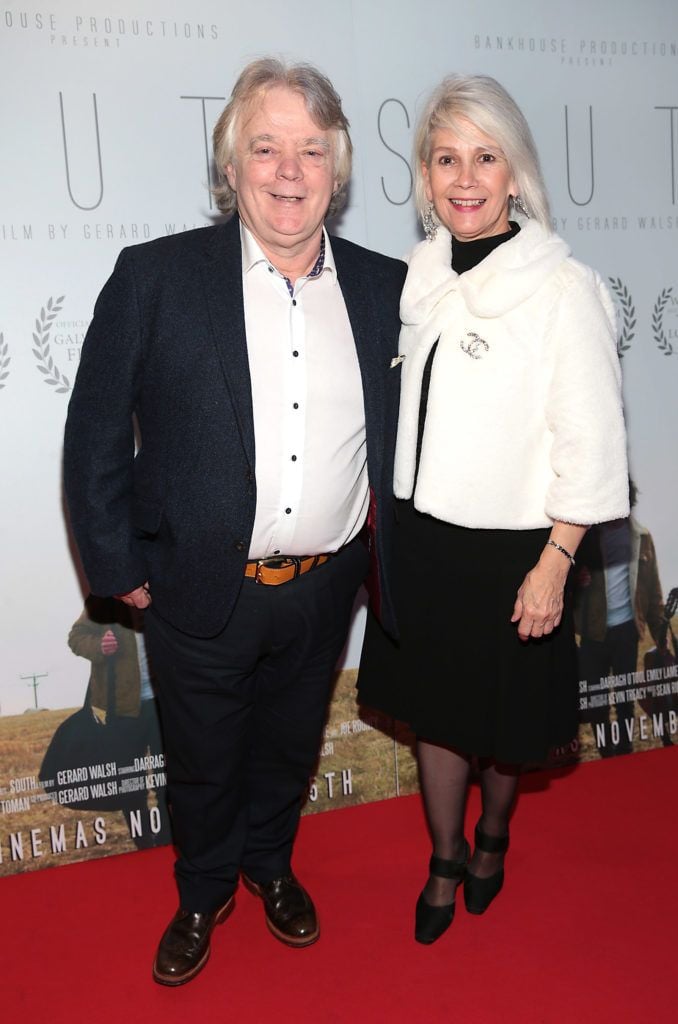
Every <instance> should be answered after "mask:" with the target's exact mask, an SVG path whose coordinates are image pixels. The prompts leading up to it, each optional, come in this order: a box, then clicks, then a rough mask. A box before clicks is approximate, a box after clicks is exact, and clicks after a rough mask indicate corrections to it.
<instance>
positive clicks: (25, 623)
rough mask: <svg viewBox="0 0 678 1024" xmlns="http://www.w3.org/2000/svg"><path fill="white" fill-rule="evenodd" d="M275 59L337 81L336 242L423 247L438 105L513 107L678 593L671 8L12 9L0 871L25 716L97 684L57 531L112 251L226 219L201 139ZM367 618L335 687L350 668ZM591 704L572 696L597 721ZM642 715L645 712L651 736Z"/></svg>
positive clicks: (4, 169) (295, 0)
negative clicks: (64, 462) (429, 103)
mask: <svg viewBox="0 0 678 1024" xmlns="http://www.w3.org/2000/svg"><path fill="white" fill-rule="evenodd" d="M265 54H275V55H281V56H284V57H289V58H292V59H299V60H308V61H311V62H312V63H314V64H316V65H318V66H319V67H320V68H321V69H322V70H323V71H324V72H326V73H327V74H328V75H329V77H330V78H331V79H332V81H333V82H334V84H335V86H336V87H337V89H338V91H339V92H340V94H341V95H342V98H343V101H344V107H345V110H346V112H347V114H348V117H349V119H350V121H351V126H352V137H353V141H354V145H355V150H356V160H355V167H354V176H353V180H352V185H351V191H350V201H349V205H348V209H347V210H346V211H345V213H344V214H343V215H342V217H341V219H340V221H339V223H337V224H336V225H334V229H335V230H336V231H337V232H338V233H340V234H342V235H345V236H346V237H348V238H351V239H353V240H354V241H356V242H359V243H362V244H364V245H366V246H369V247H371V248H374V249H377V250H380V251H381V252H384V253H388V254H390V255H395V256H401V255H403V254H405V253H406V252H407V251H408V250H409V249H410V248H411V246H412V245H413V243H414V242H415V241H417V240H418V238H419V237H420V233H419V228H418V225H417V223H416V219H415V215H414V211H413V207H412V202H411V198H412V196H411V193H412V163H411V161H412V158H411V145H412V134H413V125H414V121H415V118H416V115H417V112H418V110H419V108H420V106H421V103H422V101H423V99H424V97H425V96H426V94H427V93H428V92H429V90H430V89H431V88H432V87H433V86H434V85H435V84H436V83H437V82H438V81H439V80H440V78H441V77H442V76H443V75H444V74H446V73H449V72H451V71H467V72H483V73H487V74H490V75H493V76H495V77H496V78H497V79H498V80H499V81H500V82H501V83H502V84H503V85H505V86H506V87H507V88H508V90H509V91H510V92H511V93H512V94H513V96H514V97H515V98H516V100H517V101H518V103H519V104H520V105H521V107H522V108H523V110H524V111H525V113H526V115H527V118H528V120H529V122H530V125H531V127H532V129H533V132H534V135H535V138H536V141H537V145H538V148H539V151H540V153H541V156H542V162H543V167H544V172H545V177H546V180H547V184H548V187H549V190H550V194H551V198H552V206H553V216H554V226H555V228H556V230H557V231H558V232H559V234H561V235H562V236H563V237H564V238H565V239H567V241H568V242H569V243H570V244H571V246H572V249H573V252H574V254H575V256H577V257H578V258H579V259H580V260H582V261H584V262H586V263H589V264H591V265H593V266H594V267H596V268H597V269H598V270H599V271H600V272H601V273H602V274H603V276H604V277H605V278H606V279H607V280H608V282H609V284H610V286H611V288H612V291H613V294H614V296H615V298H616V301H617V306H618V314H619V348H620V352H621V354H622V356H623V370H624V387H625V399H626V408H627V413H628V425H629V435H630V459H631V469H632V474H633V477H634V479H635V481H636V483H637V485H638V488H639V498H638V504H637V507H636V510H635V511H636V514H637V518H638V520H639V521H640V522H641V523H642V524H643V525H644V526H645V527H647V528H648V529H649V530H650V532H651V534H652V538H653V540H654V546H655V550H656V559H657V565H658V571H659V576H660V579H661V585H662V588H663V593H664V596H666V593H667V591H668V590H669V588H670V587H674V586H676V585H678V543H677V542H676V537H675V526H674V520H675V509H676V506H677V503H678V481H677V479H676V471H675V464H676V460H675V438H676V436H678V403H677V402H676V391H677V389H678V260H677V259H676V251H677V248H676V243H677V241H678V159H677V156H678V8H677V7H676V4H675V2H674V0H647V2H645V3H643V4H638V3H637V2H635V0H614V2H612V0H606V2H601V3H598V4H591V3H590V2H589V0H570V2H569V3H568V4H566V5H547V4H540V3H537V2H534V0H513V2H512V3H511V4H504V3H502V2H500V0H487V2H486V3H484V4H473V3H460V2H456V0H419V2H418V3H416V4H414V3H409V2H405V0H363V2H359V0H355V2H352V3H346V4H344V5H343V6H341V7H340V8H333V9H332V10H331V11H330V9H329V8H328V9H327V10H325V9H324V8H309V6H308V4H306V3H302V2H300V0H287V3H285V4H284V5H281V4H280V3H278V2H275V3H274V2H273V0H251V2H249V3H246V4H235V3H224V2H223V0H219V2H218V0H193V2H192V3H190V4H188V3H175V4H167V3H163V2H160V0H116V2H115V3H111V2H110V0H54V2H53V3H51V5H50V4H49V3H48V4H47V5H44V4H35V3H32V2H28V0H26V2H19V3H13V2H5V3H2V4H1V5H0V67H1V68H2V78H3V88H2V91H1V93H0V138H1V139H2V160H1V161H0V184H1V190H0V195H1V196H2V212H1V216H0V260H1V261H2V265H1V277H0V280H1V282H2V301H1V303H0V418H1V422H2V427H3V431H2V441H1V442H0V452H1V459H2V471H1V474H0V480H1V481H2V501H1V503H0V536H1V538H2V567H3V586H2V598H1V599H2V609H1V611H2V618H1V621H2V637H1V644H2V648H1V652H0V657H1V660H0V713H1V716H0V727H1V728H2V733H1V735H0V766H1V771H0V851H2V852H3V853H4V858H5V863H6V862H7V858H8V847H7V843H6V839H5V834H6V833H7V832H8V831H9V829H10V826H11V828H13V829H14V830H15V831H16V830H17V829H21V828H22V822H23V820H24V819H22V817H21V815H22V810H21V806H19V803H20V801H21V800H26V801H27V803H28V804H30V805H31V806H33V803H34V802H35V801H36V800H38V797H40V796H42V795H43V794H41V793H39V792H38V791H37V790H36V791H35V793H34V789H33V783H31V782H30V781H29V782H25V781H22V780H25V779H29V780H30V779H32V778H34V775H35V772H36V767H35V758H36V756H37V755H36V753H35V750H33V752H32V755H31V753H30V750H29V748H30V743H31V741H30V738H27V734H26V729H27V728H28V725H27V723H28V718H29V717H30V718H32V719H35V718H36V716H35V715H33V716H25V717H24V713H25V712H26V711H27V710H31V709H38V708H46V709H51V710H52V711H53V710H55V709H66V708H75V707H78V706H80V705H82V702H83V697H84V692H85V689H86V686H87V681H88V677H89V666H88V665H87V664H86V663H85V662H84V661H83V660H82V659H79V658H76V657H74V655H73V653H72V651H71V650H70V649H69V647H68V645H67V643H66V638H67V637H68V634H69V631H70V630H71V627H72V625H73V623H74V621H75V620H76V619H77V618H78V616H79V615H80V613H81V611H82V603H83V581H82V579H81V577H80V575H79V572H78V569H77V564H76V561H75V555H74V551H73V548H72V545H71V543H70V541H69V536H68V530H67V526H66V522H65V518H64V511H63V501H62V489H61V447H62V432H63V424H64V418H65V413H66V407H67V403H68V398H69V393H70V391H71V388H72V385H73V379H74V376H75V373H76V371H77V366H78V359H79V353H80V348H81V344H82V341H83V338H84V335H85V332H86V330H87V326H88V323H89V321H90V318H91V311H92V307H93V304H94V300H95V298H96V296H97V294H98V292H99V290H100V288H101V286H102V285H103V282H104V281H105V279H106V278H107V277H108V275H109V273H110V271H111V269H112V267H113V264H114V261H115V258H116V255H117V253H118V252H119V250H120V249H121V248H122V247H123V246H125V245H130V244H134V243H136V242H138V241H142V240H145V239H149V238H155V237H157V236H160V235H164V234H168V233H174V232H178V231H182V230H184V229H186V228H193V227H197V226H200V225H209V224H212V223H215V222H216V221H217V220H218V216H217V211H216V209H215V208H214V206H213V204H212V201H211V198H210V195H209V191H208V186H209V183H210V177H211V164H210V137H211V131H212V126H213V124H214V121H215V120H216V117H217V116H218V114H219V112H220V111H221V109H222V108H223V106H224V104H225V102H226V99H227V97H228V95H229V93H230V90H231V88H232V85H233V83H234V80H235V77H236V75H237V74H238V72H239V70H240V69H241V68H242V67H243V65H244V64H245V63H246V62H247V61H249V60H250V59H252V58H254V57H257V56H261V55H265ZM93 429H96V426H95V425H93ZM363 614H364V613H363V612H362V611H358V614H357V616H356V620H355V623H354V628H353V630H352V634H351V637H350V639H349V642H348V644H347V648H346V651H345V655H344V666H345V667H346V668H347V669H351V668H353V667H355V665H356V664H357V659H358V652H359V646H360V639H361V634H362V628H363ZM652 642H653V641H652V638H651V637H648V638H647V643H646V644H645V646H646V647H647V646H649V645H651V643H652ZM641 648H642V644H641ZM641 653H642V650H641ZM640 667H642V666H639V668H640ZM646 682H647V680H646V679H643V678H640V677H639V678H638V679H637V680H636V683H637V684H638V685H639V686H640V685H643V684H644V683H646ZM629 699H630V700H631V701H632V698H629ZM587 700H588V697H587V687H586V686H584V687H583V689H582V701H583V703H582V708H583V710H585V709H586V702H587ZM38 717H39V716H38ZM611 717H612V719H614V715H612V716H611ZM643 717H644V718H646V719H647V715H646V714H645V712H643V711H642V707H640V706H638V707H637V708H636V720H637V726H638V729H639V730H640V728H641V726H640V724H639V723H640V720H641V719H642V718H643ZM667 721H668V718H667ZM644 728H645V729H646V736H645V739H646V740H647V741H648V743H654V742H655V741H656V742H659V741H660V738H659V737H657V736H656V735H654V734H653V729H652V716H650V718H649V719H647V721H646V724H645V726H644ZM337 730H339V726H337ZM349 731H350V730H349ZM329 735H330V738H329V739H328V743H327V744H326V746H327V745H328V744H329V746H330V747H331V746H332V734H331V733H330V734H329ZM340 735H341V733H340V731H337V738H339V737H340ZM19 736H23V737H24V739H23V740H22V741H21V742H22V743H23V746H22V745H21V743H20V742H19V739H18V737H19ZM636 740H637V737H635V736H634V742H636ZM592 742H595V738H594V740H593V741H592ZM610 742H612V740H611V739H610ZM598 747H600V744H598ZM330 753H331V752H330ZM31 756H32V757H33V760H32V761H31ZM338 770H339V769H338ZM22 773H23V774H22ZM22 787H23V790H22ZM348 788H350V787H348ZM38 789H39V787H38ZM22 791H23V792H29V793H31V794H34V795H33V796H32V797H30V798H29V797H25V796H21V795H20V794H21V792H22ZM5 816H7V820H5ZM27 842H28V840H27ZM94 842H96V836H95V834H94V833H92V835H91V837H90V845H92V843H94ZM99 845H103V844H99ZM109 852H110V851H109ZM32 856H33V857H35V856H36V854H34V853H33V854H32Z"/></svg>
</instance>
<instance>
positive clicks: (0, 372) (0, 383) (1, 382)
mask: <svg viewBox="0 0 678 1024" xmlns="http://www.w3.org/2000/svg"><path fill="white" fill-rule="evenodd" d="M9 363H10V358H9V348H8V346H7V342H6V341H5V335H4V334H3V333H2V332H1V331H0V390H2V388H4V386H5V381H6V380H7V378H8V377H9V370H8V369H7V367H8V366H9Z"/></svg>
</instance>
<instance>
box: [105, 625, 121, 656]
mask: <svg viewBox="0 0 678 1024" xmlns="http://www.w3.org/2000/svg"><path fill="white" fill-rule="evenodd" d="M117 649H118V638H117V637H116V635H115V633H114V632H113V630H112V629H107V630H106V632H105V633H104V635H103V636H102V638H101V653H102V654H105V655H107V656H108V655H110V654H115V652H116V651H117Z"/></svg>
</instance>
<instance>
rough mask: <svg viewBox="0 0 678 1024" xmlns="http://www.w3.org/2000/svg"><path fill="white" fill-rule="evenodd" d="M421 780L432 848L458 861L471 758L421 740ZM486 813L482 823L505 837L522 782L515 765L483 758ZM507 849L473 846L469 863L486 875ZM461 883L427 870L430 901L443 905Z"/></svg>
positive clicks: (426, 889)
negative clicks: (493, 850) (486, 850)
mask: <svg viewBox="0 0 678 1024" xmlns="http://www.w3.org/2000/svg"><path fill="white" fill-rule="evenodd" d="M417 760H418V762H419V780H420V783H421V791H422V795H423V798H424V806H425V808H426V817H427V820H428V825H429V829H430V832H431V839H432V840H433V852H434V854H435V855H436V856H437V857H442V858H443V859H444V860H453V861H460V860H462V858H463V856H464V811H465V809H466V798H467V795H468V787H469V782H470V780H471V758H470V757H468V756H467V755H465V754H462V753H459V752H457V751H456V750H453V749H452V748H450V747H443V746H439V745H438V744H436V743H428V742H427V741H425V740H421V739H420V740H418V741H417ZM479 773H480V790H481V796H482V815H481V818H480V822H479V824H480V827H481V829H482V830H483V832H486V833H487V835H490V836H504V835H506V834H507V833H508V823H509V817H510V814H511V810H512V808H513V803H514V800H515V795H516V788H517V784H518V770H517V768H516V767H515V766H503V765H497V764H496V762H494V761H481V762H480V763H479ZM502 861H503V854H500V853H484V852H483V851H482V850H475V851H474V853H473V856H472V858H471V861H470V863H469V868H470V870H471V871H472V872H473V874H474V875H477V876H479V877H480V878H486V877H487V876H488V875H492V874H494V873H495V871H497V870H498V869H499V868H500V867H501V865H502ZM458 884H459V883H458V882H457V881H455V880H454V879H449V878H439V877H438V876H437V875H429V879H428V881H427V883H426V886H425V887H424V898H425V900H426V902H427V903H429V904H431V905H432V906H443V905H445V904H449V903H451V902H452V901H453V899H454V894H455V891H456V888H457V885H458Z"/></svg>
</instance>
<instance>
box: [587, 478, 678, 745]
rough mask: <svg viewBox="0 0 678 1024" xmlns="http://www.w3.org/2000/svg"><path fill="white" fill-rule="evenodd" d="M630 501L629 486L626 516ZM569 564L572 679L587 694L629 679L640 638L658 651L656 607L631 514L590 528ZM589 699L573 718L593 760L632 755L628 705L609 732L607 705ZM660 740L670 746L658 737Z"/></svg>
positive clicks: (645, 533)
mask: <svg viewBox="0 0 678 1024" xmlns="http://www.w3.org/2000/svg"><path fill="white" fill-rule="evenodd" d="M637 493H638V492H637V488H636V485H635V484H634V482H633V480H629V501H630V506H631V509H633V508H634V506H635V504H636V500H637ZM577 561H578V566H577V569H578V572H577V577H576V582H577V586H576V590H575V602H574V614H575V629H576V631H577V633H578V634H579V636H580V643H579V671H580V677H581V678H582V679H585V680H587V681H588V684H589V686H591V685H592V684H593V685H597V684H598V683H599V682H600V680H601V679H603V678H605V677H606V676H611V675H614V676H617V675H626V674H627V673H629V672H635V671H636V670H637V669H638V644H639V642H640V641H641V640H643V639H644V638H645V637H646V635H647V633H648V632H649V634H650V635H651V637H652V639H653V640H654V642H655V644H656V645H657V647H658V648H660V649H663V650H665V649H666V641H665V638H664V639H663V640H662V633H661V630H660V626H661V623H662V620H663V616H664V600H663V597H662V588H661V583H660V581H659V569H658V566H657V555H656V552H655V547H654V542H653V540H652V536H651V534H650V532H649V530H647V529H646V528H645V527H644V526H642V525H641V524H640V523H639V522H638V520H637V519H636V518H635V516H634V515H633V514H631V515H630V516H628V517H627V518H625V519H616V520H614V521H612V522H608V523H601V524H600V525H598V526H594V527H592V528H591V529H590V530H589V531H588V533H587V535H586V537H585V538H584V540H583V541H582V545H581V548H580V553H579V558H578V560H577ZM662 643H663V647H662ZM615 692H620V693H622V694H623V693H624V688H621V689H620V690H619V691H616V690H615V688H609V689H604V690H596V692H595V697H599V698H607V697H608V694H612V693H615ZM593 696H594V695H592V694H591V693H590V694H589V707H588V709H587V710H586V711H585V712H582V716H581V717H582V720H583V721H586V722H588V723H589V724H590V725H591V728H592V730H593V738H594V741H595V742H596V747H597V749H598V753H599V754H600V756H601V757H614V756H615V755H616V754H630V753H632V751H633V737H634V732H635V718H634V714H633V702H630V703H629V702H624V703H619V704H615V712H616V719H617V727H618V732H617V730H614V731H613V729H612V726H611V710H612V706H611V704H610V703H609V701H608V700H605V702H604V703H602V701H601V702H596V703H598V706H592V697H593ZM599 738H601V739H602V741H601V742H599ZM665 740H668V743H670V742H671V741H670V739H668V734H666V733H665Z"/></svg>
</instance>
